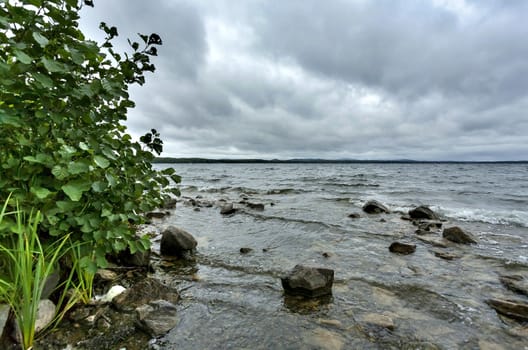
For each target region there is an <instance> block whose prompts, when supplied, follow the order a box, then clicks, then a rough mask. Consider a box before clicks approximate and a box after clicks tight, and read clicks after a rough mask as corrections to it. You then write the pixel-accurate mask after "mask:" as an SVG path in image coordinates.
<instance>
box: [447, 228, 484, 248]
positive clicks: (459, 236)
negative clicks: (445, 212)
mask: <svg viewBox="0 0 528 350" xmlns="http://www.w3.org/2000/svg"><path fill="white" fill-rule="evenodd" d="M442 236H443V237H444V238H445V239H447V240H448V241H451V242H455V243H461V244H472V243H477V239H476V238H475V237H474V236H473V235H472V234H471V233H469V232H466V231H464V230H462V229H461V228H460V227H458V226H453V227H448V228H445V229H444V232H443V233H442Z"/></svg>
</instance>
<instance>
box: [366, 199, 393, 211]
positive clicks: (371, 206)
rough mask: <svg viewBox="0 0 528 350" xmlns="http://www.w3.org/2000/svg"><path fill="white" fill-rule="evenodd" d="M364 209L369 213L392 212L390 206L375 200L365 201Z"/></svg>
mask: <svg viewBox="0 0 528 350" xmlns="http://www.w3.org/2000/svg"><path fill="white" fill-rule="evenodd" d="M363 211H364V212H365V213H367V214H381V213H390V210H389V208H387V207H386V206H384V205H383V204H381V203H380V202H378V201H375V200H371V201H368V202H367V203H365V205H363Z"/></svg>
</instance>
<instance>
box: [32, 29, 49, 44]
mask: <svg viewBox="0 0 528 350" xmlns="http://www.w3.org/2000/svg"><path fill="white" fill-rule="evenodd" d="M33 38H34V39H35V41H36V42H37V43H38V44H39V45H40V46H41V47H44V46H46V45H48V43H49V40H48V39H47V38H46V37H45V36H44V35H42V34H40V33H39V32H33Z"/></svg>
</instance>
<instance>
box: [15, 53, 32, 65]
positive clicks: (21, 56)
mask: <svg viewBox="0 0 528 350" xmlns="http://www.w3.org/2000/svg"><path fill="white" fill-rule="evenodd" d="M13 53H14V54H15V57H16V58H17V60H19V61H20V62H22V63H24V64H30V63H31V61H33V58H31V57H29V56H28V55H27V54H26V53H25V52H23V51H20V50H14V52H13Z"/></svg>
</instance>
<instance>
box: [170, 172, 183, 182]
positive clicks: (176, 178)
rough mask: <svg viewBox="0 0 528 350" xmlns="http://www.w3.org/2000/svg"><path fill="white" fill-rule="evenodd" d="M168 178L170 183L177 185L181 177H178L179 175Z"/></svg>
mask: <svg viewBox="0 0 528 350" xmlns="http://www.w3.org/2000/svg"><path fill="white" fill-rule="evenodd" d="M170 178H171V180H172V181H174V182H175V183H177V184H179V183H180V182H181V176H179V175H176V174H172V175H171V176H170Z"/></svg>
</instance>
